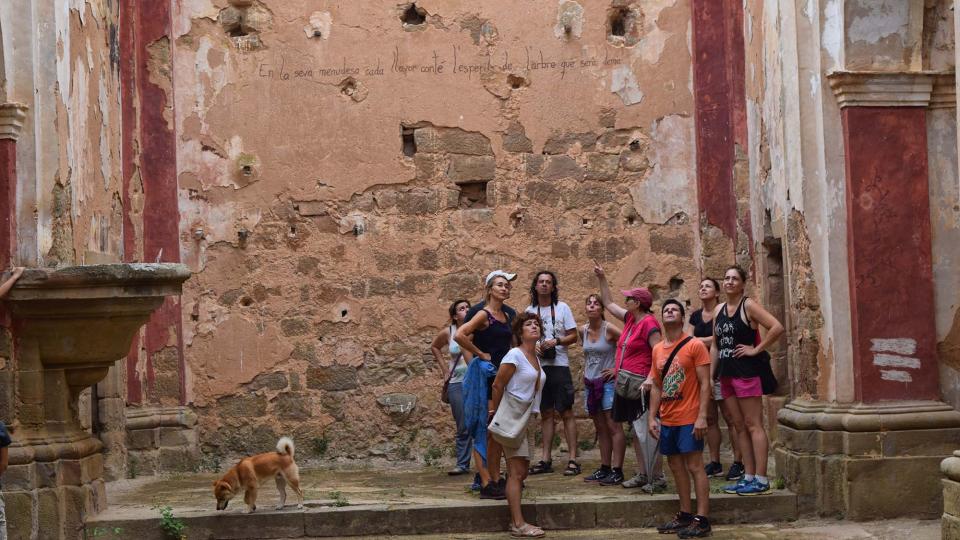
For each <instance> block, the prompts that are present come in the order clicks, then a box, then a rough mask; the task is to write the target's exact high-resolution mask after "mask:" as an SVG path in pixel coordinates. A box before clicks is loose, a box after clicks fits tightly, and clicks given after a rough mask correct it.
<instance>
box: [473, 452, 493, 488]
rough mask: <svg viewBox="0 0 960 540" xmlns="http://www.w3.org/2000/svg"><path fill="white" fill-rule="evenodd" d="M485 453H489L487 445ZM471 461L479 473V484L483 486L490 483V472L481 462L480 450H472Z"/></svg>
mask: <svg viewBox="0 0 960 540" xmlns="http://www.w3.org/2000/svg"><path fill="white" fill-rule="evenodd" d="M487 453H488V454H489V453H490V449H489V447H488V448H487ZM473 463H474V465H475V466H476V467H477V472H478V473H479V474H480V485H482V486H485V485H487V484H489V483H490V473H489V472H488V471H487V467H486V465H484V464H483V457H482V456H481V455H480V452H477V451H476V450H474V451H473Z"/></svg>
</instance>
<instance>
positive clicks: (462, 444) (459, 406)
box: [447, 383, 473, 470]
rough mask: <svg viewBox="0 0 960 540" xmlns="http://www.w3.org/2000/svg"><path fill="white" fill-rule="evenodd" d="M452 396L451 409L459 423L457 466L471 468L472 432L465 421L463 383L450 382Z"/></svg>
mask: <svg viewBox="0 0 960 540" xmlns="http://www.w3.org/2000/svg"><path fill="white" fill-rule="evenodd" d="M447 394H448V395H449V396H450V411H451V412H452V413H453V420H454V421H455V422H456V423H457V466H458V467H460V468H461V469H467V470H469V469H470V449H471V447H472V446H473V445H472V444H470V432H469V431H467V425H466V424H465V423H464V421H463V383H450V386H448V387H447Z"/></svg>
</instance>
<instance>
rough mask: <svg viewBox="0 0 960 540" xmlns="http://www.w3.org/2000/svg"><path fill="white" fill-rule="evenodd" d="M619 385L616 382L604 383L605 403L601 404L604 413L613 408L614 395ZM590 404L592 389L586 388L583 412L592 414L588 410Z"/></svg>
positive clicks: (584, 390)
mask: <svg viewBox="0 0 960 540" xmlns="http://www.w3.org/2000/svg"><path fill="white" fill-rule="evenodd" d="M616 385H617V383H616V382H615V381H607V382H605V383H603V401H601V402H600V408H601V409H602V410H604V411H609V410H610V409H612V408H613V393H614V389H615V387H616ZM589 402H590V388H589V387H584V389H583V410H585V411H587V414H590V411H589V410H587V403H589Z"/></svg>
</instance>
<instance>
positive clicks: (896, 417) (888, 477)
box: [776, 72, 960, 519]
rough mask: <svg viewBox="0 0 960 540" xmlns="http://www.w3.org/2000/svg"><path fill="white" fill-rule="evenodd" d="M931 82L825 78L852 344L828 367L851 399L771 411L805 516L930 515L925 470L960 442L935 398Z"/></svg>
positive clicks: (928, 77) (865, 75) (937, 492)
mask: <svg viewBox="0 0 960 540" xmlns="http://www.w3.org/2000/svg"><path fill="white" fill-rule="evenodd" d="M942 76H943V75H942V74H937V73H929V72H884V73H881V72H835V73H832V74H830V75H829V79H830V86H831V88H832V89H833V91H834V94H835V96H836V98H837V101H838V103H839V105H840V107H841V118H842V121H843V134H844V149H845V161H846V186H845V189H846V203H847V258H848V268H849V279H850V287H849V289H850V290H849V294H850V305H851V309H850V321H851V327H852V343H853V347H852V356H851V358H849V359H844V358H837V359H835V360H834V361H835V363H836V364H837V365H838V366H839V365H844V364H845V365H851V366H852V368H853V373H854V377H853V396H854V401H853V403H849V404H847V403H826V402H814V401H807V400H795V401H793V402H791V403H790V404H788V405H787V407H786V408H785V409H784V410H782V411H781V412H780V414H779V422H780V439H781V441H782V442H783V447H782V448H780V449H778V450H777V453H776V456H777V466H778V471H780V472H781V474H783V475H784V476H785V477H786V479H787V483H788V485H789V486H790V487H791V488H793V489H794V490H796V491H797V492H798V494H799V495H800V504H801V506H802V508H803V509H804V510H805V511H817V512H819V513H820V514H826V515H829V514H840V515H844V516H846V517H849V518H853V519H879V518H892V517H897V516H926V517H931V518H933V517H936V516H937V515H939V508H940V502H941V501H940V498H941V489H940V486H939V485H938V484H937V483H936V474H935V472H936V467H937V465H938V464H939V462H940V460H942V459H943V457H944V456H947V455H950V453H951V452H952V451H953V448H954V447H955V441H956V440H957V439H958V438H960V413H958V412H957V411H955V410H954V409H953V408H952V407H951V406H949V405H947V404H945V403H943V402H941V401H940V389H939V367H938V363H937V356H936V342H935V340H936V337H935V336H936V334H935V331H934V312H935V311H934V296H933V274H932V266H931V227H930V207H929V204H930V203H929V201H930V193H929V188H928V170H927V158H928V156H927V132H926V114H927V107H928V106H930V104H931V95H932V94H933V87H934V82H935V81H937V80H938V78H941V77H942ZM942 99H946V97H944V96H943V95H941V96H938V99H937V100H935V101H939V100H942ZM904 493H907V494H909V496H908V497H904V496H903V494H904Z"/></svg>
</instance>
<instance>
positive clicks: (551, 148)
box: [543, 132, 597, 154]
mask: <svg viewBox="0 0 960 540" xmlns="http://www.w3.org/2000/svg"><path fill="white" fill-rule="evenodd" d="M596 145H597V134H596V133H593V132H587V133H563V134H559V135H554V136H552V137H550V138H549V139H547V142H546V143H544V145H543V153H544V154H566V153H567V152H569V151H570V150H572V149H574V148H575V147H577V146H579V148H580V149H581V150H583V151H587V152H589V151H592V150H593V149H594V148H595V147H596Z"/></svg>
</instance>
